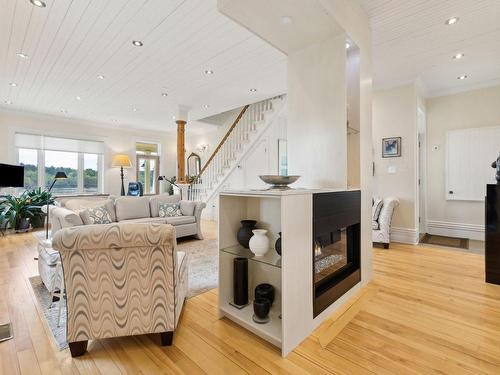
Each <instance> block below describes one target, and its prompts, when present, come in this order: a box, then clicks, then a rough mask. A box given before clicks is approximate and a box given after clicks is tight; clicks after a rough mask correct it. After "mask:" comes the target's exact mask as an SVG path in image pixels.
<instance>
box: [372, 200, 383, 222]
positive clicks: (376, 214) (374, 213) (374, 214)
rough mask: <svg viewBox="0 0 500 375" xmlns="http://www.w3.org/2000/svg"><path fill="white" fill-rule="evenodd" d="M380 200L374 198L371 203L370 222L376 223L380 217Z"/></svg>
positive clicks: (381, 203)
mask: <svg viewBox="0 0 500 375" xmlns="http://www.w3.org/2000/svg"><path fill="white" fill-rule="evenodd" d="M382 205H383V202H382V199H380V198H376V199H375V200H374V202H373V206H372V221H378V217H379V215H380V210H382Z"/></svg>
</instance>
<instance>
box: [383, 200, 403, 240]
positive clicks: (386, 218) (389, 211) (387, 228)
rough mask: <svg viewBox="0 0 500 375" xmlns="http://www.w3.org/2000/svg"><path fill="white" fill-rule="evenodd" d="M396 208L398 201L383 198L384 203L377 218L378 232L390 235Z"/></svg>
mask: <svg viewBox="0 0 500 375" xmlns="http://www.w3.org/2000/svg"><path fill="white" fill-rule="evenodd" d="M397 206H399V199H397V198H393V197H389V198H384V203H383V205H382V209H381V210H380V215H379V217H378V224H379V230H380V231H381V232H383V233H387V234H390V233H391V222H392V216H393V214H394V210H395V208H396V207H397Z"/></svg>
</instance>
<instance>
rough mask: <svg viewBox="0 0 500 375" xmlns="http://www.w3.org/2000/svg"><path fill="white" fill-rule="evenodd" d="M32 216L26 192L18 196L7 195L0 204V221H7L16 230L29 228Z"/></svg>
mask: <svg viewBox="0 0 500 375" xmlns="http://www.w3.org/2000/svg"><path fill="white" fill-rule="evenodd" d="M32 217H33V206H32V205H31V198H30V197H29V196H28V194H27V193H26V192H24V193H23V194H21V195H20V196H19V197H14V196H13V195H8V196H7V197H5V198H4V200H3V201H2V203H1V205H0V223H8V224H9V225H10V227H11V228H14V229H15V230H16V231H22V230H27V229H29V226H30V218H32Z"/></svg>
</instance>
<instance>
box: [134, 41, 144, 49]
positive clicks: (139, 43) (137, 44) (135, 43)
mask: <svg viewBox="0 0 500 375" xmlns="http://www.w3.org/2000/svg"><path fill="white" fill-rule="evenodd" d="M132 44H133V45H134V46H136V47H142V46H143V45H144V43H142V42H141V41H140V40H133V41H132Z"/></svg>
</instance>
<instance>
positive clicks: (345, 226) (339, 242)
mask: <svg viewBox="0 0 500 375" xmlns="http://www.w3.org/2000/svg"><path fill="white" fill-rule="evenodd" d="M360 218H361V192H360V191H342V192H333V193H317V194H314V195H313V244H312V248H313V280H314V291H313V296H314V301H313V304H314V309H313V311H314V317H316V316H318V315H319V314H320V313H321V312H322V311H323V310H325V309H326V308H327V307H328V306H330V305H331V304H332V303H333V302H335V301H336V300H337V299H339V298H340V297H341V296H342V295H343V294H344V293H346V292H347V291H348V290H349V289H351V288H352V287H353V286H354V285H356V284H357V283H358V282H359V281H360V280H361V268H360V265H361V259H360V257H361V245H360V235H361V231H360V229H361V227H360Z"/></svg>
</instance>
